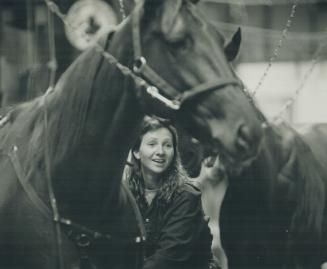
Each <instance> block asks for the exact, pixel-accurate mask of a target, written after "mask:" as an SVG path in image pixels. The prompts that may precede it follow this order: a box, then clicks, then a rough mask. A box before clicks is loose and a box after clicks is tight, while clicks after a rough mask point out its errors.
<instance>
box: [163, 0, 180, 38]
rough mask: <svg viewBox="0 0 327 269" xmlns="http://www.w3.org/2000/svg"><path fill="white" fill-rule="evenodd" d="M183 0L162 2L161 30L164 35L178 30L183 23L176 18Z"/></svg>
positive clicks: (172, 33)
mask: <svg viewBox="0 0 327 269" xmlns="http://www.w3.org/2000/svg"><path fill="white" fill-rule="evenodd" d="M182 4H183V0H166V1H164V3H163V9H162V18H161V30H162V32H163V34H164V35H165V36H169V35H174V34H175V33H176V32H179V30H180V27H182V26H183V23H182V22H181V21H179V20H178V18H179V16H178V15H179V12H180V9H181V7H182Z"/></svg>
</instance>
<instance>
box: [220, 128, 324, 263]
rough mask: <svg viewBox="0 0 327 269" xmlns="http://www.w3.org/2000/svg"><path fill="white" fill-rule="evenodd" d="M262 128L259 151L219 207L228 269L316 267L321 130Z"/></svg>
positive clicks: (320, 233) (320, 232) (320, 236)
mask: <svg viewBox="0 0 327 269" xmlns="http://www.w3.org/2000/svg"><path fill="white" fill-rule="evenodd" d="M299 130H302V131H301V132H302V134H300V133H298V132H296V131H295V130H293V129H292V128H290V127H288V126H284V125H281V126H271V127H268V129H267V131H266V134H265V139H264V144H263V147H262V150H261V152H260V154H259V156H258V157H257V159H256V160H255V161H254V163H253V164H251V165H250V166H249V167H248V168H246V169H245V170H244V171H242V173H241V174H240V175H237V176H231V177H230V183H229V187H228V190H227V192H226V195H225V199H224V201H223V204H222V208H221V216H220V221H221V236H222V242H223V246H224V248H225V250H226V254H227V257H228V261H229V268H230V269H234V268H261V269H263V268H267V269H268V268H269V269H273V268H285V269H286V268H287V269H295V268H297V269H299V268H306V269H310V268H320V265H321V264H322V263H323V262H326V260H324V259H326V256H325V257H324V255H326V247H324V245H326V219H327V212H326V208H327V207H326V198H325V194H326V180H327V169H326V165H325V164H323V162H324V160H326V158H327V151H326V147H323V145H324V144H325V145H326V135H325V134H326V130H327V129H326V126H322V125H320V126H311V128H309V127H308V126H307V127H306V128H303V127H301V128H300V129H299Z"/></svg>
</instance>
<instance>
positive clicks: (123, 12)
mask: <svg viewBox="0 0 327 269" xmlns="http://www.w3.org/2000/svg"><path fill="white" fill-rule="evenodd" d="M119 11H120V14H121V16H122V20H125V18H126V12H125V5H124V0H119Z"/></svg>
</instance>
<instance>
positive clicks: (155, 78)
mask: <svg viewBox="0 0 327 269" xmlns="http://www.w3.org/2000/svg"><path fill="white" fill-rule="evenodd" d="M142 11H143V10H142V5H138V6H137V7H136V8H135V10H134V11H133V13H132V22H133V23H132V35H133V49H134V66H133V71H134V73H136V74H137V75H141V76H142V77H143V78H144V79H145V80H146V82H147V83H149V84H150V85H152V86H148V87H147V88H146V91H147V93H148V94H149V95H150V96H151V97H152V98H155V99H157V100H159V101H160V102H161V103H163V104H165V105H166V106H167V107H168V108H170V109H171V110H174V111H178V110H180V108H181V106H182V105H183V103H184V102H185V101H186V100H189V99H192V98H194V97H195V96H197V95H199V94H202V93H206V92H209V91H213V90H216V89H219V88H223V87H225V86H227V85H236V86H239V87H240V88H241V89H242V88H243V85H242V83H241V82H240V80H238V79H236V78H233V77H231V78H220V79H215V80H212V81H208V82H205V83H202V84H200V85H197V86H195V87H193V88H191V89H190V90H187V91H184V92H182V93H181V92H180V91H178V90H176V89H175V88H174V87H173V86H172V85H170V84H169V83H168V82H167V81H165V80H164V79H163V78H162V77H161V76H160V75H158V74H157V73H156V72H155V71H154V70H153V69H152V68H151V67H150V66H149V65H148V64H147V61H146V59H145V57H144V56H143V55H142V48H141V38H140V18H141V13H142ZM159 89H160V90H161V91H162V92H163V93H164V94H165V96H167V97H165V96H164V95H162V94H161V93H160V92H159Z"/></svg>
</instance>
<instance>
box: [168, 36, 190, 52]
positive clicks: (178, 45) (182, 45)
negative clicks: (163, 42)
mask: <svg viewBox="0 0 327 269" xmlns="http://www.w3.org/2000/svg"><path fill="white" fill-rule="evenodd" d="M169 45H170V47H171V49H172V50H174V51H180V52H186V51H187V50H188V49H189V48H190V47H191V45H192V42H191V40H190V39H189V38H183V39H179V40H176V41H170V43H169Z"/></svg>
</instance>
